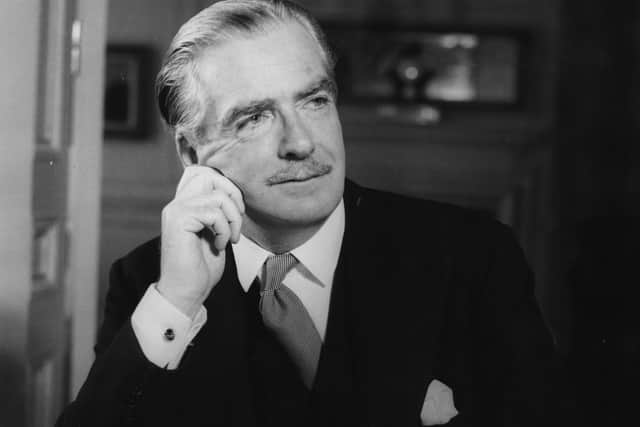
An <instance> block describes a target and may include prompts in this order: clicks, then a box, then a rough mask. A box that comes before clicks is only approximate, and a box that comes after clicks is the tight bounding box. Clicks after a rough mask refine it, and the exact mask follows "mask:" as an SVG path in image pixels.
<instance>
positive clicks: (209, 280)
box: [59, 0, 554, 426]
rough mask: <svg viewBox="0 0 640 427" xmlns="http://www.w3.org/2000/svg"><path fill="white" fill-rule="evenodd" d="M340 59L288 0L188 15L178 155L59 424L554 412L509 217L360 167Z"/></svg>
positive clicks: (354, 421) (119, 272)
mask: <svg viewBox="0 0 640 427" xmlns="http://www.w3.org/2000/svg"><path fill="white" fill-rule="evenodd" d="M332 70H333V57H332V56H331V53H330V51H329V49H328V47H327V45H326V43H325V40H324V37H323V35H322V33H321V31H320V29H319V28H318V27H317V24H316V23H315V21H314V20H313V18H311V17H310V16H309V15H308V14H307V13H306V12H305V11H303V10H302V9H300V8H299V7H297V6H295V5H293V4H291V3H289V2H286V1H275V0H274V1H255V0H254V1H251V0H239V1H223V2H219V3H216V4H214V5H213V6H211V7H209V8H207V9H205V10H204V11H202V12H201V13H200V14H198V15H197V16H195V17H194V18H192V19H191V20H190V21H189V22H187V23H186V24H185V25H184V26H183V27H182V28H181V29H180V31H179V32H178V34H177V35H176V37H175V39H174V41H173V42H172V45H171V47H170V49H169V52H168V55H167V57H166V58H165V61H164V64H163V67H162V70H161V71H160V73H159V77H158V82H157V86H158V100H159V104H160V109H161V112H162V115H163V117H164V119H165V121H166V122H167V123H168V125H169V126H170V127H171V128H172V130H173V132H174V134H175V141H176V146H177V149H178V152H179V155H180V157H181V159H182V161H183V163H184V165H185V171H184V174H183V176H182V179H181V180H180V183H179V184H178V188H177V191H176V195H175V198H174V199H173V200H172V201H171V202H170V203H169V204H168V205H167V206H166V207H165V209H164V210H163V212H162V236H161V238H160V239H156V240H153V241H151V242H148V243H146V244H144V245H142V246H141V247H139V248H137V249H136V250H134V251H133V252H132V253H130V254H129V255H127V256H126V257H124V258H122V259H120V260H118V261H117V262H116V263H115V264H114V265H113V267H112V271H111V283H110V289H109V292H108V296H107V302H106V312H105V321H104V324H103V325H102V328H101V330H100V334H99V338H98V343H97V345H96V355H97V356H96V360H95V363H94V366H93V367H92V370H91V372H90V374H89V377H88V378H87V381H86V383H85V384H84V386H83V388H82V390H81V391H80V393H79V395H78V397H77V399H76V401H75V402H74V403H73V404H72V405H71V406H70V407H69V408H68V409H67V411H65V413H64V414H63V415H62V417H61V418H60V421H59V423H60V424H61V425H82V426H85V425H86V426H101V425H127V423H128V424H131V425H153V426H176V425H185V426H196V425H203V426H205V425H206V426H218V425H220V426H276V425H277V426H283V425H291V426H293V425H295V426H300V425H322V426H334V425H335V426H337V425H349V426H356V425H362V426H365V425H366V426H391V425H393V426H418V425H421V424H422V425H434V424H444V423H447V422H449V423H450V425H474V426H479V425H491V426H502V425H505V426H506V425H509V426H511V425H536V426H538V425H551V424H552V423H553V422H554V419H553V418H552V417H551V415H550V413H549V412H548V408H549V400H550V399H549V396H550V395H551V387H552V386H553V377H552V375H553V374H552V353H553V347H552V343H551V340H550V338H549V335H548V333H547V331H546V330H545V328H544V326H543V322H542V320H541V317H540V314H539V311H538V309H537V307H536V304H535V300H534V295H533V283H532V278H531V275H530V272H529V270H528V268H527V266H526V263H525V261H524V259H523V256H522V253H521V251H520V249H519V248H518V246H517V244H516V243H515V242H514V239H513V237H512V236H511V233H510V232H509V231H508V230H507V229H506V228H505V227H503V226H501V225H499V224H498V223H496V222H494V221H492V220H489V219H485V218H484V217H481V216H478V215H476V214H473V213H471V212H468V211H465V210H462V209H459V208H454V207H450V206H445V205H441V204H436V203H432V202H426V201H417V200H411V199H407V198H403V197H400V196H395V195H391V194H384V193H380V192H376V191H372V190H367V189H363V188H360V187H358V186H357V185H355V184H353V183H351V182H349V181H346V184H345V166H344V165H345V160H344V148H343V141H342V133H341V128H340V121H339V119H338V114H337V110H336V96H337V91H336V87H335V83H334V80H333V71H332Z"/></svg>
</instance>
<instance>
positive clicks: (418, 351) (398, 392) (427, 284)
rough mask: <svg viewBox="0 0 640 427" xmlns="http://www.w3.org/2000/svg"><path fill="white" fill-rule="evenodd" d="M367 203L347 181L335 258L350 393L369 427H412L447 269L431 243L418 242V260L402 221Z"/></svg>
mask: <svg viewBox="0 0 640 427" xmlns="http://www.w3.org/2000/svg"><path fill="white" fill-rule="evenodd" d="M368 197H369V196H368V194H367V193H366V192H363V191H361V190H360V189H359V188H357V187H355V186H354V185H353V184H350V183H348V185H347V187H346V191H345V206H346V224H347V226H346V229H345V239H344V243H343V251H342V255H343V257H344V259H343V261H344V262H345V266H346V282H347V284H348V288H347V289H348V292H349V293H350V296H349V297H348V300H349V301H350V304H351V310H350V313H349V316H350V317H351V318H350V320H349V324H350V325H351V327H352V330H351V337H352V342H353V352H354V362H355V363H354V366H355V381H356V387H357V389H358V392H359V394H360V396H361V398H362V404H363V405H364V411H365V413H367V415H368V417H369V419H368V421H369V423H370V424H381V425H385V423H386V422H388V423H389V424H393V425H415V424H416V422H418V421H419V414H420V409H421V407H422V403H423V400H424V396H425V394H426V389H427V386H428V384H429V382H430V381H431V379H433V364H434V361H435V358H436V352H437V350H438V349H437V342H438V337H439V332H440V330H441V326H442V325H441V322H442V321H441V319H442V310H443V301H444V294H445V289H446V286H445V285H446V282H447V280H448V276H449V270H450V266H449V263H448V262H447V260H446V259H445V258H444V256H443V255H442V253H443V251H441V250H438V249H437V245H436V244H434V243H435V242H425V241H420V242H418V243H419V245H420V253H419V257H418V252H417V251H416V250H414V248H412V247H411V243H410V242H411V240H412V239H411V237H409V238H406V233H407V230H403V229H402V228H401V227H402V225H401V224H400V223H399V220H401V219H402V218H385V217H382V216H381V215H380V213H379V212H380V211H384V210H386V209H384V207H383V206H384V205H383V204H382V203H380V201H373V200H369V199H368ZM388 210H389V211H392V210H393V209H388ZM394 225H395V226H396V227H398V228H397V229H394V228H388V227H389V226H392V227H393V226H394ZM416 238H418V237H416ZM427 244H429V245H428V246H427Z"/></svg>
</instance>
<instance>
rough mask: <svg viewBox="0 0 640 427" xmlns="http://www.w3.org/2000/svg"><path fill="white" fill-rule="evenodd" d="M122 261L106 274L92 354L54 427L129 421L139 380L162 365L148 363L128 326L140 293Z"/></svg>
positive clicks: (140, 385)
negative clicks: (80, 383) (79, 384)
mask: <svg viewBox="0 0 640 427" xmlns="http://www.w3.org/2000/svg"><path fill="white" fill-rule="evenodd" d="M123 264H124V262H123V260H119V261H117V262H116V263H114V264H113V266H112V267H111V271H110V274H109V290H108V292H107V296H106V303H105V315H104V321H103V324H102V326H101V328H100V331H99V333H98V339H97V343H96V346H95V353H96V358H95V361H94V363H93V365H92V367H91V370H90V372H89V375H88V376H87V379H86V380H85V383H84V385H83V386H82V388H81V389H80V391H79V393H78V396H77V398H76V399H75V401H74V402H72V403H71V404H70V405H69V406H67V408H65V410H64V412H63V413H62V414H61V415H60V417H59V418H58V421H57V423H56V427H73V426H114V425H133V424H135V410H136V403H137V401H138V399H139V397H140V396H141V394H142V390H143V388H144V386H145V382H146V381H147V379H148V378H150V376H152V375H156V374H158V373H160V372H162V369H160V368H158V367H156V366H155V365H153V364H152V363H151V362H149V361H148V360H147V359H146V357H145V355H144V353H143V352H142V350H141V348H140V346H139V344H138V341H137V339H136V336H135V334H134V331H133V329H132V326H131V313H132V312H133V310H134V309H135V307H136V305H137V303H138V300H139V298H140V295H138V293H139V292H138V291H137V290H136V287H135V286H134V284H133V283H131V280H127V278H126V275H125V273H124V268H123Z"/></svg>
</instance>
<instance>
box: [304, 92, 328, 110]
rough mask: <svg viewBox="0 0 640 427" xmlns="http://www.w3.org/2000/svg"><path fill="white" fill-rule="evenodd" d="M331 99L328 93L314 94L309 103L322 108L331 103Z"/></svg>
mask: <svg viewBox="0 0 640 427" xmlns="http://www.w3.org/2000/svg"><path fill="white" fill-rule="evenodd" d="M329 101H330V99H329V97H328V96H326V95H318V96H314V97H313V98H311V99H310V100H309V104H310V105H311V106H312V107H314V108H321V107H324V106H325V105H327V104H328V103H329Z"/></svg>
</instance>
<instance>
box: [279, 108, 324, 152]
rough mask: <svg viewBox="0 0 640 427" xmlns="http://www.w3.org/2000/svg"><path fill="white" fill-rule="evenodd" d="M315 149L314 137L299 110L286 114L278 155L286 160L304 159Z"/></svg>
mask: <svg viewBox="0 0 640 427" xmlns="http://www.w3.org/2000/svg"><path fill="white" fill-rule="evenodd" d="M315 149H316V147H315V143H314V142H313V137H312V136H311V133H310V132H309V129H308V128H307V126H306V124H305V123H304V121H303V119H302V118H301V117H300V116H299V115H298V114H297V112H293V113H291V114H287V115H284V116H283V132H282V139H281V141H280V145H279V147H278V156H279V157H280V158H282V159H286V160H302V159H305V158H307V157H309V156H310V155H311V154H312V153H313V152H314V150H315Z"/></svg>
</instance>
